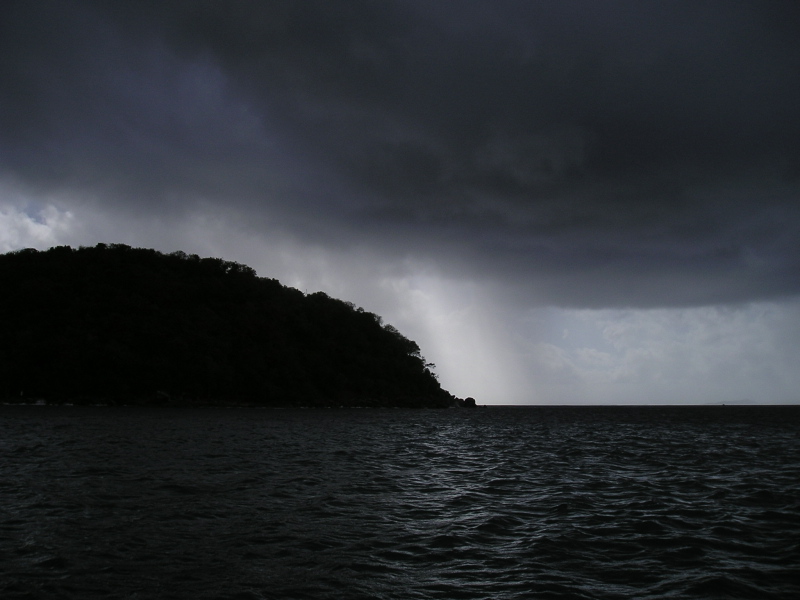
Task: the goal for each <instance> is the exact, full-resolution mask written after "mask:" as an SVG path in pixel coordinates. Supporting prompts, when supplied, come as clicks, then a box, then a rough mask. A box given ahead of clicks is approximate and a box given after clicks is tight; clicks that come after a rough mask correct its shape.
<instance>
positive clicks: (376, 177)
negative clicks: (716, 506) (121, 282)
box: [0, 0, 800, 404]
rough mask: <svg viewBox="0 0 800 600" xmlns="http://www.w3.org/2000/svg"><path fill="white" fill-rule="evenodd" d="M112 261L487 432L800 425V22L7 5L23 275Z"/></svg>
mask: <svg viewBox="0 0 800 600" xmlns="http://www.w3.org/2000/svg"><path fill="white" fill-rule="evenodd" d="M98 242H118V243H126V244H130V245H132V246H142V247H154V248H157V249H159V250H163V251H174V250H179V249H180V250H184V251H186V252H188V253H197V254H200V255H202V256H220V257H223V258H225V259H228V260H235V261H238V262H242V263H245V264H248V265H250V266H252V267H254V268H255V269H256V270H257V271H258V273H259V275H262V276H266V277H274V278H277V279H279V280H281V281H282V282H283V283H285V284H288V285H292V286H295V287H298V288H299V289H301V290H304V291H308V292H312V291H316V290H324V291H325V292H327V293H329V294H330V295H333V296H336V297H339V298H342V299H345V300H349V301H352V302H355V303H356V304H358V305H360V306H363V307H364V308H365V309H367V310H370V311H372V312H376V313H378V314H381V315H382V316H383V317H384V319H385V320H386V321H387V322H389V323H392V324H393V325H395V326H396V327H398V329H400V330H401V331H402V332H403V333H404V334H406V335H407V336H408V337H410V338H412V339H414V340H416V341H417V342H418V343H419V344H420V346H421V348H422V351H423V354H424V355H425V356H426V358H427V359H428V360H430V361H432V362H434V363H436V364H437V369H436V371H437V372H438V373H439V375H440V380H441V382H442V384H443V386H444V387H445V388H447V389H449V390H450V391H451V392H453V393H455V394H456V395H459V396H468V395H470V396H474V397H475V398H476V399H477V401H478V402H479V403H481V404H483V403H486V404H507V403H558V404H560V403H631V402H640V403H664V402H668V403H684V402H686V403H708V402H715V403H716V402H725V403H733V402H742V401H751V402H769V403H772V402H797V401H800V392H799V391H798V390H800V3H798V2H796V1H795V0H753V1H745V0H685V1H682V0H670V1H666V0H664V1H660V0H650V1H647V2H642V1H640V0H628V1H626V0H618V1H617V0H606V1H602V2H599V1H597V0H553V1H546V0H545V1H536V2H533V1H527V0H483V1H479V0H458V1H456V0H452V1H449V0H441V1H431V0H347V1H340V2H337V1H335V0H308V1H290V0H286V1H281V0H271V1H270V2H261V1H257V0H251V1H237V2H233V1H222V0H220V1H213V0H210V1H206V2H198V1H195V0H152V1H147V0H143V1H139V2H112V1H102V0H5V1H4V2H3V3H2V6H0V251H9V250H14V249H17V248H22V247H36V248H42V249H44V248H47V247H50V246H52V245H59V244H69V245H73V246H79V245H94V244H96V243H98ZM8 292H9V291H8V290H3V292H2V293H8Z"/></svg>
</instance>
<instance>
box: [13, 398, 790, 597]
mask: <svg viewBox="0 0 800 600" xmlns="http://www.w3.org/2000/svg"><path fill="white" fill-rule="evenodd" d="M798 425H800V408H797V407H761V408H756V407H702V408H700V407H695V408H689V407H687V408H630V407H626V408H621V407H620V408H588V407H575V408H533V407H529V408H511V407H508V408H500V407H490V408H487V409H485V410H484V409H481V410H445V411H404V410H341V411H335V410H332V411H300V410H298V411H270V410H240V409H231V410H223V409H214V410H194V411H191V410H185V411H181V410H152V409H151V410H147V409H141V408H78V407H72V408H71V407H61V408H56V407H16V408H14V407H0V456H2V462H0V511H2V512H0V515H1V518H0V597H2V598H76V599H77V598H81V599H83V598H104V599H106V598H241V599H245V598H334V597H335V598H387V599H388V598H397V599H401V598H402V599H407V598H412V599H413V598H487V599H488V598H609V599H611V598H714V597H720V598H727V597H736V598H759V599H760V598H785V599H787V600H788V599H789V598H796V597H800V587H798V585H797V584H796V583H795V580H794V578H793V576H794V575H796V574H797V572H796V568H797V565H799V564H800V443H799V442H798V433H797V432H798Z"/></svg>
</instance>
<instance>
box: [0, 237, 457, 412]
mask: <svg viewBox="0 0 800 600" xmlns="http://www.w3.org/2000/svg"><path fill="white" fill-rule="evenodd" d="M0 310H1V311H2V313H1V314H2V321H0V396H2V397H3V398H4V399H5V400H6V401H14V402H16V401H31V400H34V399H43V400H45V401H46V402H48V403H58V402H74V403H80V402H87V403H88V402H106V403H121V404H130V403H155V404H158V403H167V404H189V405H215V404H225V405H261V406H420V407H421V406H449V405H452V404H454V403H456V402H455V400H454V398H453V397H452V396H451V395H450V394H449V393H448V392H446V391H444V390H442V389H441V387H440V385H439V383H438V381H437V379H436V377H435V375H434V374H433V373H432V372H431V370H430V367H432V365H429V364H426V362H425V359H424V358H423V357H422V356H421V355H420V349H419V347H418V346H417V344H416V343H414V342H413V341H411V340H409V339H407V338H405V337H404V336H403V335H402V334H401V333H400V332H398V331H397V330H396V329H395V328H394V327H392V326H390V325H384V324H382V322H381V318H380V317H378V316H377V315H375V314H372V313H369V312H366V311H364V310H363V309H361V308H356V307H355V306H354V305H353V304H352V303H349V302H343V301H341V300H336V299H334V298H331V297H329V296H327V295H326V294H324V293H322V292H317V293H314V294H308V295H306V294H304V293H302V292H300V291H298V290H296V289H293V288H289V287H286V286H283V285H281V284H280V283H279V282H278V281H276V280H274V279H266V278H262V277H257V276H256V273H255V271H254V270H253V269H251V268H250V267H247V266H244V265H241V264H238V263H234V262H229V261H225V260H222V259H219V258H199V257H198V256H196V255H186V254H184V253H182V252H176V253H172V254H162V253H160V252H157V251H155V250H149V249H140V248H131V247H128V246H125V245H121V244H112V245H106V244H98V245H97V246H95V247H93V248H85V247H82V248H79V249H73V248H69V247H65V246H61V247H57V248H52V249H50V250H47V251H36V250H31V249H26V250H20V251H16V252H11V253H8V254H4V255H0Z"/></svg>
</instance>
